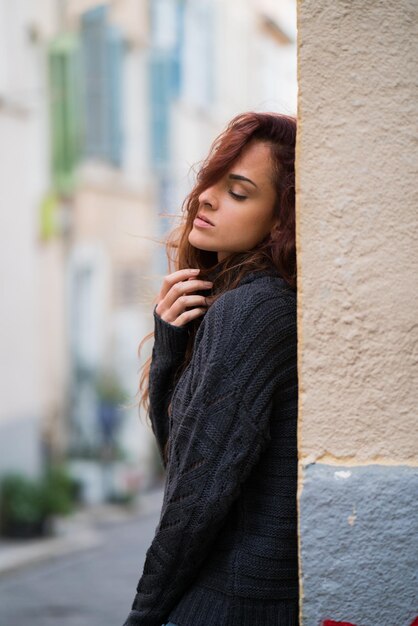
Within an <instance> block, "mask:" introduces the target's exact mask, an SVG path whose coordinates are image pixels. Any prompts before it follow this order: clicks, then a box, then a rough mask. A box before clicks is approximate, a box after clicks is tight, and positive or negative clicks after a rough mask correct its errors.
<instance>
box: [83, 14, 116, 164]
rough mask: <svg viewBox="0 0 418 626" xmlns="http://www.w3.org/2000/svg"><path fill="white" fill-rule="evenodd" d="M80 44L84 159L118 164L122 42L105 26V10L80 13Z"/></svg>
mask: <svg viewBox="0 0 418 626" xmlns="http://www.w3.org/2000/svg"><path fill="white" fill-rule="evenodd" d="M81 42H82V59H83V76H84V81H83V83H84V103H85V140H84V150H85V156H86V157H90V158H99V159H103V160H105V161H108V162H110V163H112V164H113V165H116V166H120V165H121V163H122V151H123V140H122V77H123V50H124V40H123V36H122V33H121V32H120V30H119V29H118V28H117V27H116V26H114V25H113V24H111V23H109V21H108V7H107V6H99V7H95V8H94V9H91V10H90V11H87V12H86V13H84V14H83V16H82V20H81Z"/></svg>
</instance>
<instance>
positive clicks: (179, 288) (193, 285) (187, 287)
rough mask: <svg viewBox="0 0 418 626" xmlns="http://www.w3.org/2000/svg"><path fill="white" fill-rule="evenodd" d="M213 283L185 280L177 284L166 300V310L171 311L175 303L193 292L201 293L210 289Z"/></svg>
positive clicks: (164, 306)
mask: <svg viewBox="0 0 418 626" xmlns="http://www.w3.org/2000/svg"><path fill="white" fill-rule="evenodd" d="M212 285H213V283H212V282H211V281H209V280H198V279H194V280H185V281H181V282H179V283H176V284H175V285H173V286H172V287H171V289H170V290H169V291H168V293H167V294H166V296H165V298H164V305H163V308H164V309H169V308H171V307H172V306H173V304H174V303H175V301H176V300H177V299H178V298H180V297H181V296H183V295H187V294H189V293H192V292H193V291H201V290H203V289H210V288H211V287H212Z"/></svg>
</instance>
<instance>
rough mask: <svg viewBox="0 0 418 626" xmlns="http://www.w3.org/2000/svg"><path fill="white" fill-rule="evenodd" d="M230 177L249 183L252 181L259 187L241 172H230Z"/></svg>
mask: <svg viewBox="0 0 418 626" xmlns="http://www.w3.org/2000/svg"><path fill="white" fill-rule="evenodd" d="M228 178H232V179H233V180H245V181H247V183H251V184H252V185H254V187H255V188H256V189H258V187H257V185H256V184H255V183H254V182H253V181H252V180H250V179H249V178H246V177H245V176H241V174H230V175H229V176H228Z"/></svg>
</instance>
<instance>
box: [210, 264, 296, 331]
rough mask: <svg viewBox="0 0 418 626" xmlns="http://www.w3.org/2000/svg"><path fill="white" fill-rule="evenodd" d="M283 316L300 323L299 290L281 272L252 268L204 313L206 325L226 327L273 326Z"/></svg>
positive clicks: (230, 328)
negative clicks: (251, 270) (297, 318)
mask: <svg viewBox="0 0 418 626" xmlns="http://www.w3.org/2000/svg"><path fill="white" fill-rule="evenodd" d="M283 317H286V318H288V319H289V320H290V321H292V320H294V323H295V324H296V292H295V291H294V290H293V289H292V288H291V287H290V286H289V285H288V283H287V282H286V281H285V280H284V279H283V278H282V277H281V276H279V275H278V274H273V273H271V272H268V271H264V272H252V273H250V274H247V275H245V276H244V278H243V279H241V281H240V282H239V284H238V285H237V286H236V287H235V288H234V289H230V290H228V291H226V292H224V293H223V294H221V295H220V296H219V297H218V298H217V299H216V300H215V301H214V302H213V304H212V305H211V306H210V307H209V309H208V311H207V312H206V314H205V316H204V321H205V322H206V324H205V325H210V326H213V325H214V326H215V327H217V328H220V329H222V330H224V329H226V328H228V329H229V330H232V329H233V328H234V327H236V326H237V325H239V327H240V328H241V329H245V328H251V327H253V326H257V327H258V328H260V327H265V328H269V327H271V326H273V325H274V324H275V322H276V321H279V320H280V319H282V318H283Z"/></svg>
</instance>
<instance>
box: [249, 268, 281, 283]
mask: <svg viewBox="0 0 418 626" xmlns="http://www.w3.org/2000/svg"><path fill="white" fill-rule="evenodd" d="M267 276H271V277H273V278H280V279H281V280H283V278H282V277H281V276H280V274H279V272H277V271H276V270H274V269H273V268H272V269H263V270H254V271H251V272H248V274H245V276H243V277H242V278H241V280H240V281H239V283H238V284H239V285H245V284H247V283H252V282H253V281H254V280H258V279H259V278H266V277H267Z"/></svg>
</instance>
